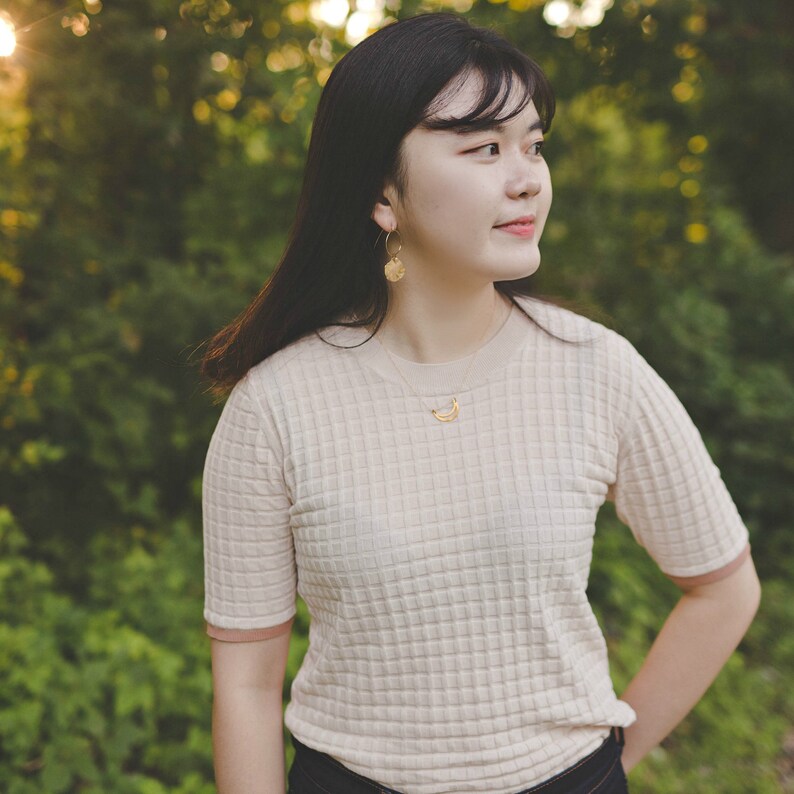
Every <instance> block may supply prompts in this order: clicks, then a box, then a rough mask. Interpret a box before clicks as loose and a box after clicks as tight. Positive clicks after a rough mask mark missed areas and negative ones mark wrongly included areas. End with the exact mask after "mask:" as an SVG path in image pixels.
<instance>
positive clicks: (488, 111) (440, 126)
mask: <svg viewBox="0 0 794 794" xmlns="http://www.w3.org/2000/svg"><path fill="white" fill-rule="evenodd" d="M474 43H475V44H476V45H479V44H480V42H479V41H475V42H474ZM475 74H476V75H478V76H479V77H480V78H481V87H480V96H479V99H478V101H477V104H476V105H475V106H474V107H473V108H472V109H471V110H469V112H468V113H466V114H464V115H462V116H445V115H443V108H444V107H445V106H446V104H447V102H448V101H449V100H450V99H452V98H453V97H454V96H455V95H456V94H457V93H458V92H459V91H460V89H461V88H462V87H463V85H464V83H465V82H466V81H467V80H468V79H469V77H471V76H472V75H475ZM516 84H517V85H516ZM448 86H449V90H448V91H447V90H443V89H442V91H441V92H440V93H439V95H438V97H436V99H435V100H433V102H431V103H430V105H429V106H428V108H427V110H426V112H425V118H424V119H423V120H422V121H421V122H420V124H419V126H421V127H424V128H425V129H429V130H455V131H457V132H478V131H481V130H485V129H489V128H491V127H494V126H496V125H497V124H501V123H503V122H505V121H508V120H510V119H512V118H514V117H515V116H517V115H518V114H519V113H521V112H522V111H523V110H524V108H525V107H526V106H527V105H528V104H529V103H530V102H534V104H535V109H536V110H537V112H538V116H539V117H540V120H541V123H542V124H543V132H548V130H549V128H550V127H551V122H552V119H553V117H554V111H555V99H554V92H553V90H552V88H551V85H550V84H549V81H548V79H547V78H546V75H545V74H544V73H543V71H542V70H541V68H540V67H539V66H538V65H537V64H536V63H535V62H534V61H533V60H532V59H531V58H529V57H527V56H524V55H523V54H521V55H520V56H519V57H515V56H513V55H512V54H511V53H508V52H505V51H504V50H501V51H500V50H496V49H494V48H491V47H480V46H478V47H476V49H475V51H474V55H473V57H472V58H470V59H469V60H468V61H467V62H466V64H464V66H463V68H462V69H461V70H460V72H459V73H458V74H457V75H455V77H453V78H452V80H450V81H449V83H448ZM516 88H517V90H518V91H519V92H520V96H519V102H518V104H516V105H515V106H514V107H513V108H512V109H511V110H508V111H507V112H504V111H505V108H506V106H507V105H508V103H510V104H512V103H513V102H514V98H515V95H516ZM437 114H441V115H437Z"/></svg>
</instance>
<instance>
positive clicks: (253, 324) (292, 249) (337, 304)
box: [200, 12, 567, 396]
mask: <svg viewBox="0 0 794 794" xmlns="http://www.w3.org/2000/svg"><path fill="white" fill-rule="evenodd" d="M471 73H479V74H480V75H481V76H482V78H483V79H482V90H481V96H480V101H479V103H478V104H477V106H476V107H475V108H473V109H472V110H471V111H470V112H469V113H468V114H467V115H466V116H463V117H459V118H444V119H433V120H432V122H431V121H428V118H429V117H430V115H431V114H432V109H433V108H432V105H433V100H434V99H435V98H436V97H437V96H438V95H439V94H440V93H441V90H442V89H443V88H445V87H446V86H447V85H448V84H450V83H451V81H453V80H465V79H466V77H467V76H468V75H470V74H471ZM514 84H517V85H518V86H520V88H521V90H522V91H523V98H522V102H521V103H519V105H518V106H516V107H515V108H514V109H513V111H512V112H509V113H506V114H504V115H501V116H500V113H502V111H503V110H504V107H505V105H506V104H507V102H508V99H509V98H510V97H511V90H512V88H513V85H514ZM530 101H533V102H534V103H535V108H536V109H537V112H538V115H539V117H540V120H541V122H542V124H543V130H544V132H545V131H547V130H548V129H549V127H550V125H551V121H552V118H553V117H554V109H555V100H554V93H553V91H552V88H551V85H550V84H549V81H548V79H547V78H546V76H545V74H544V73H543V71H542V70H541V68H540V66H538V64H537V63H535V61H533V60H532V59H531V58H529V57H528V56H527V55H525V54H524V53H522V52H521V51H520V50H518V49H517V48H516V47H514V46H513V45H512V44H510V43H509V42H508V41H506V40H505V39H503V38H502V37H501V36H500V35H499V34H497V33H495V32H494V31H492V30H489V29H487V28H481V27H475V26H473V25H471V24H470V23H469V22H468V21H467V20H466V19H464V18H462V17H459V16H457V15H455V14H452V13H448V12H438V13H428V14H420V15H418V16H414V17H411V18H409V19H404V20H401V21H399V22H395V23H392V24H390V25H387V26H386V27H384V28H381V29H380V30H378V31H377V32H376V33H373V34H372V35H371V36H369V37H368V38H366V39H364V40H363V41H362V42H361V43H360V44H358V45H357V46H355V47H353V49H351V50H350V51H349V52H348V53H346V54H345V55H344V56H343V57H342V58H341V59H340V60H339V62H338V63H337V64H336V66H335V67H334V69H333V71H332V72H331V75H330V77H329V78H328V81H327V83H326V85H325V87H324V89H323V92H322V95H321V96H320V100H319V103H318V105H317V111H316V114H315V117H314V123H313V127H312V135H311V141H310V143H309V151H308V156H307V162H306V169H305V172H304V178H303V185H302V189H301V194H300V198H299V201H298V207H297V212H296V216H295V220H294V223H293V225H292V228H291V229H290V233H289V237H288V242H287V246H286V249H285V251H284V254H283V256H282V258H281V261H280V262H279V264H278V266H277V267H276V269H275V271H274V272H273V274H272V276H271V277H270V279H269V280H268V281H267V282H266V283H265V285H264V286H263V287H262V289H261V290H260V292H259V293H258V294H257V296H256V297H255V298H254V299H253V301H251V303H250V304H249V305H248V306H247V307H246V308H245V309H244V310H243V311H242V312H241V313H240V315H239V316H238V317H237V318H235V319H234V320H233V321H232V322H231V323H229V324H228V325H226V326H225V327H224V328H222V329H221V330H220V331H219V332H218V333H217V334H215V336H213V337H212V338H211V339H210V340H209V343H208V347H207V350H206V351H205V353H204V355H203V358H202V359H201V362H200V374H201V375H202V376H204V377H206V378H208V379H209V380H210V382H211V383H210V390H211V391H212V392H214V393H215V394H217V395H221V396H223V395H225V394H227V393H228V392H229V391H231V389H232V387H233V386H234V385H235V383H237V381H238V380H240V379H241V378H242V377H243V376H244V375H245V374H246V372H247V371H248V370H249V369H250V368H251V367H253V366H254V365H255V364H257V363H259V362H260V361H263V360H264V359H266V358H267V357H268V356H270V355H272V354H273V353H275V352H276V351H278V350H280V349H281V348H283V347H286V346H287V345H288V344H290V343H291V342H292V341H294V340H296V339H299V338H300V337H302V336H305V335H306V334H308V333H311V332H316V331H317V329H319V328H322V327H324V326H327V325H332V324H336V325H348V326H368V327H369V326H372V325H373V324H374V331H373V334H374V333H376V332H377V330H378V329H379V328H380V325H381V323H382V322H383V320H384V318H385V316H386V311H387V308H388V302H389V288H388V282H387V281H386V279H385V278H384V275H383V264H384V262H385V261H386V259H385V258H384V257H385V252H384V251H383V250H381V249H378V250H376V244H377V242H378V237H379V235H380V233H381V229H380V227H379V226H378V225H377V224H376V223H375V222H374V221H373V220H372V218H371V217H370V215H371V212H372V208H373V206H374V205H375V202H376V201H377V199H378V196H379V195H380V192H381V191H382V188H383V184H384V181H385V180H389V181H391V182H392V183H393V184H394V186H395V190H396V191H397V192H398V194H401V193H402V192H404V190H405V187H406V184H405V176H406V175H405V171H404V159H403V158H402V157H401V143H402V141H403V139H404V137H405V136H406V135H407V134H408V133H409V132H410V131H411V130H412V129H413V128H414V127H417V126H418V125H423V126H425V127H427V128H429V129H450V128H457V129H460V128H467V129H471V130H476V129H481V128H484V127H486V126H489V125H491V124H493V123H495V122H499V121H505V120H507V119H510V118H513V117H514V116H516V115H517V114H519V113H520V112H521V111H522V110H523V108H524V107H525V106H526V105H527V104H528V103H529V102H530ZM381 248H382V247H381ZM494 286H495V288H496V289H498V290H499V291H500V292H501V293H502V294H504V295H505V296H507V297H508V298H509V299H510V300H511V302H513V303H516V301H515V300H514V296H515V295H531V294H532V290H531V287H530V284H529V277H527V278H524V279H517V280H513V281H498V282H494ZM535 297H538V298H539V296H535ZM516 305H518V304H516ZM519 309H520V310H521V311H522V312H524V314H526V315H527V317H529V319H530V320H532V321H533V322H535V323H536V324H537V325H539V323H537V322H536V321H535V319H534V318H532V317H531V316H530V315H529V314H528V313H527V312H526V311H524V309H523V307H521V306H519ZM343 316H345V317H350V318H355V319H354V320H352V321H351V322H340V320H339V318H341V317H343ZM541 327H542V326H541ZM544 330H546V329H544ZM324 341H326V342H327V340H324ZM365 341H366V340H365ZM563 341H567V340H563ZM327 344H332V343H331V342H327Z"/></svg>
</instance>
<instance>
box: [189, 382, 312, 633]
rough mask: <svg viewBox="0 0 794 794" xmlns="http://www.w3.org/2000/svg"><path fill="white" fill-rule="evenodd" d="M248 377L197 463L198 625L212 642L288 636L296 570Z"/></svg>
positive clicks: (284, 505)
mask: <svg viewBox="0 0 794 794" xmlns="http://www.w3.org/2000/svg"><path fill="white" fill-rule="evenodd" d="M253 388H254V384H253V382H252V378H251V377H250V372H249V373H248V374H247V375H246V376H245V377H244V378H243V379H242V380H240V381H238V383H237V384H235V386H234V388H233V389H232V391H231V393H230V395H229V397H228V399H227V400H226V404H225V405H224V407H223V411H222V412H221V415H220V418H219V420H218V423H217V425H216V427H215V431H214V432H213V435H212V438H211V440H210V444H209V447H208V450H207V456H206V460H205V463H204V474H203V481H202V520H203V531H204V619H205V620H206V622H207V633H208V634H209V635H210V636H211V637H214V638H216V639H220V640H227V641H235V642H240V641H248V640H258V639H266V638H268V637H273V636H276V635H278V634H281V633H283V632H287V631H289V630H290V628H291V625H292V621H293V619H294V616H295V599H296V585H297V571H296V566H295V550H294V545H293V540H292V531H291V527H290V516H289V509H290V500H289V496H288V493H287V488H286V485H285V481H284V476H283V465H282V460H281V457H282V453H281V444H280V441H279V439H278V433H277V432H276V431H275V425H274V424H273V423H272V421H264V417H263V416H262V407H261V400H257V399H256V398H255V397H254V395H253V394H252V391H253Z"/></svg>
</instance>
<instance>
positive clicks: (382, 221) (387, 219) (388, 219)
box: [370, 186, 397, 232]
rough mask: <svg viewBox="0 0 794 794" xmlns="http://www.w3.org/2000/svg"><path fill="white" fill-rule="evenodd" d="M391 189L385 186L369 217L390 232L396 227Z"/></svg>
mask: <svg viewBox="0 0 794 794" xmlns="http://www.w3.org/2000/svg"><path fill="white" fill-rule="evenodd" d="M392 198H393V191H392V190H391V189H390V188H389V187H388V186H387V187H386V188H384V191H383V193H381V195H380V197H379V198H378V200H377V201H376V202H375V205H374V207H373V208H372V214H371V215H370V217H371V218H372V220H373V221H375V223H377V224H378V226H380V228H381V229H383V231H385V232H390V231H391V230H392V229H395V228H396V227H397V216H396V215H395V214H394V206H393V204H392V200H391V199H392Z"/></svg>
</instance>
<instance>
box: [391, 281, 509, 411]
mask: <svg viewBox="0 0 794 794" xmlns="http://www.w3.org/2000/svg"><path fill="white" fill-rule="evenodd" d="M498 300H499V296H498V295H496V296H495V298H494V307H493V310H492V311H491V317H490V319H489V320H488V325H486V326H485V332H484V333H483V335H482V336H481V337H480V342H482V341H483V339H485V335H486V334H487V333H488V329H489V328H490V327H491V323H492V322H493V318H494V315H495V314H496V304H497V302H498ZM378 344H380V346H381V347H382V348H383V349H384V350H385V351H386V353H387V355H388V356H389V358H390V359H391V363H392V365H393V366H394V368H395V369H396V370H397V374H398V375H399V376H400V377H401V378H402V379H403V380H404V381H405V383H406V385H407V386H408V388H409V389H410V390H411V391H412V392H413V393H414V395H415V396H416V398H417V399H418V400H419V401H420V402H421V403H422V405H424V406H425V408H427V410H428V411H430V412H431V413H432V414H433V416H435V418H436V419H438V421H439V422H452V421H453V420H454V419H457V418H458V414H459V413H460V405H459V404H458V398H457V397H456V396H455V395H453V397H452V407H451V408H450V409H449V411H447V412H446V413H441V411H439V410H437V409H435V408H431V407H430V406H429V405H428V404H427V403H426V402H425V401H424V400H423V399H422V398H421V397H420V396H419V395H418V394H417V393H416V390H415V389H414V387H413V386H411V384H410V383H409V382H408V379H407V378H406V377H405V375H403V373H402V371H401V370H400V368H399V367H398V366H397V362H396V361H395V360H394V356H392V354H391V353H390V352H389V349H388V348H387V347H386V346H385V345H384V344H383V342H381V341H380V337H378ZM481 349H482V348H481V347H478V348H477V351H476V352H475V354H474V355H473V356H472V359H471V361H470V362H469V366H468V367H467V369H466V374H465V375H464V376H463V381H462V382H461V384H460V386H458V389H457V391H458V392H460V390H461V389H462V388H463V386H464V385H465V383H466V379H467V378H468V377H469V372H471V367H472V365H473V364H474V361H475V359H476V358H477V356H478V355H479V353H480V350H481Z"/></svg>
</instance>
